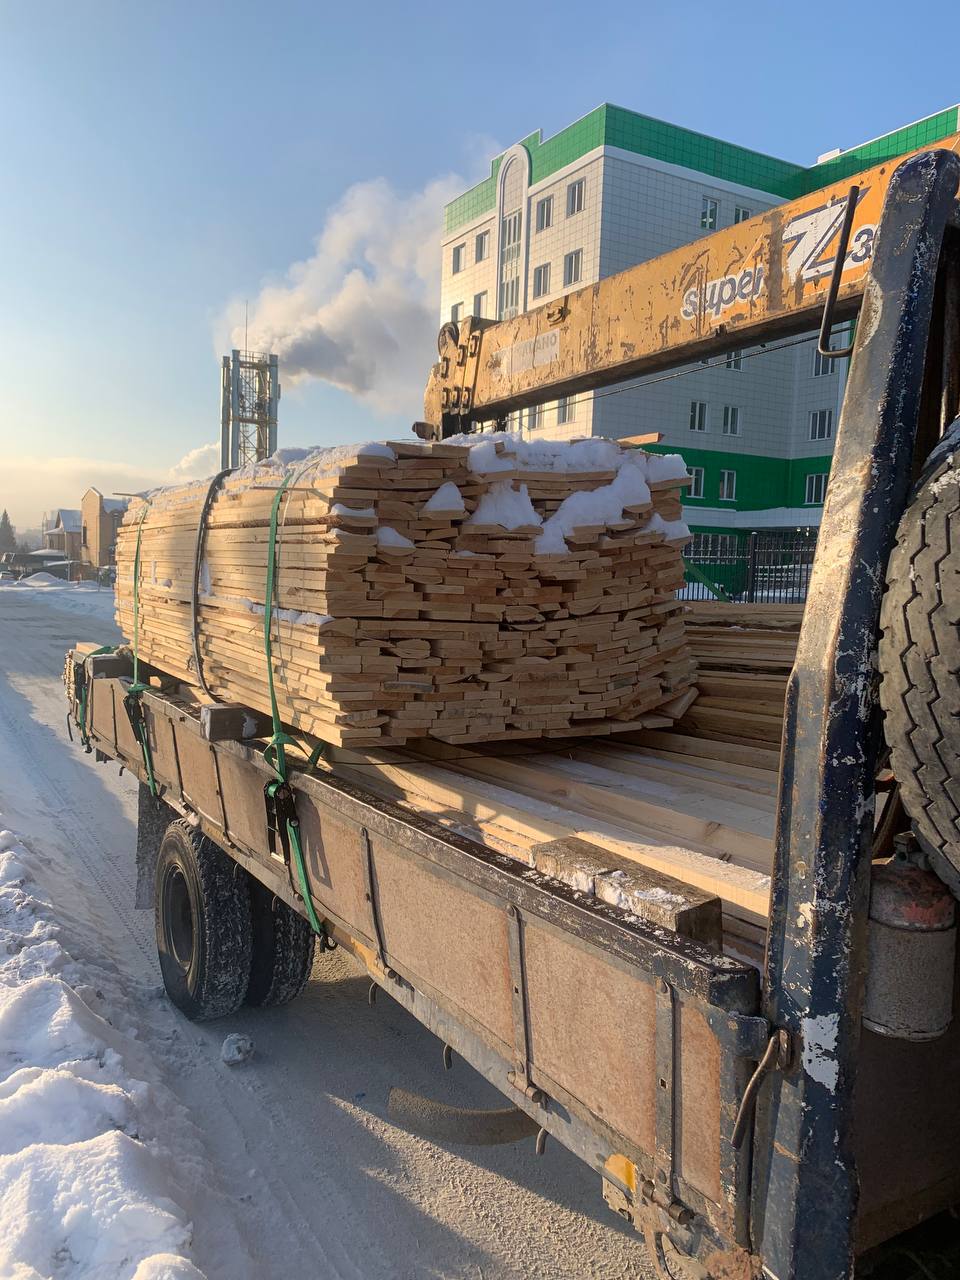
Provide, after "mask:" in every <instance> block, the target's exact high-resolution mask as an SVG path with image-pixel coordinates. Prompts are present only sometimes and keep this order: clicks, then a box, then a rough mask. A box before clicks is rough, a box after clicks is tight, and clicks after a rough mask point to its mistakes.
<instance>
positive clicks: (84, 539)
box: [64, 525, 87, 547]
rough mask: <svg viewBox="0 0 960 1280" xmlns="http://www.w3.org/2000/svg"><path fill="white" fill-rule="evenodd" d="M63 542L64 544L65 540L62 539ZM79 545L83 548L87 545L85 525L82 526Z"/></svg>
mask: <svg viewBox="0 0 960 1280" xmlns="http://www.w3.org/2000/svg"><path fill="white" fill-rule="evenodd" d="M64 542H66V538H64ZM80 544H81V546H84V547H85V546H86V545H87V526H86V525H84V526H83V537H82V538H81V539H80Z"/></svg>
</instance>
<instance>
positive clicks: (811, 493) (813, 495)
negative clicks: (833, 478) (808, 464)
mask: <svg viewBox="0 0 960 1280" xmlns="http://www.w3.org/2000/svg"><path fill="white" fill-rule="evenodd" d="M827 475H828V473H827V472H826V471H818V472H814V473H811V474H810V475H808V476H807V485H806V491H805V493H804V498H803V500H804V502H805V503H807V504H808V505H810V506H813V505H816V506H823V500H824V498H825V497H826V496H827Z"/></svg>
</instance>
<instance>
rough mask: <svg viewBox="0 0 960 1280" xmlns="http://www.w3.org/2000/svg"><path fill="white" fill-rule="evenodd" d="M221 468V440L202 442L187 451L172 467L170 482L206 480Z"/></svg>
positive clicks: (180, 482)
mask: <svg viewBox="0 0 960 1280" xmlns="http://www.w3.org/2000/svg"><path fill="white" fill-rule="evenodd" d="M219 470H220V442H219V440H214V442H213V443H212V444H201V445H198V446H197V448H196V449H191V450H190V452H189V453H185V454H184V455H183V457H182V458H181V459H180V461H179V462H176V463H174V465H173V466H172V467H171V468H170V483H171V484H182V483H183V482H184V481H185V480H204V479H205V478H206V477H207V476H212V475H213V474H214V472H216V471H219Z"/></svg>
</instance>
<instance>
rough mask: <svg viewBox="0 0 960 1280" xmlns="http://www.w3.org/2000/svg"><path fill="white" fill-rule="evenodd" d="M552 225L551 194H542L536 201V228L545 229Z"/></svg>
mask: <svg viewBox="0 0 960 1280" xmlns="http://www.w3.org/2000/svg"><path fill="white" fill-rule="evenodd" d="M552 226H553V196H544V197H543V199H542V200H538V201H537V230H538V231H546V229H547V227H552Z"/></svg>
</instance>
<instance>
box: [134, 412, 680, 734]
mask: <svg viewBox="0 0 960 1280" xmlns="http://www.w3.org/2000/svg"><path fill="white" fill-rule="evenodd" d="M292 471H293V474H291V471H290V470H289V469H285V468H284V466H283V465H282V464H280V463H271V464H261V465H260V466H258V467H257V468H253V469H249V470H247V471H244V472H236V473H233V474H231V475H230V476H228V477H227V478H226V480H225V481H224V483H223V484H222V487H221V488H220V489H219V491H218V492H217V493H216V496H215V497H214V498H213V500H212V502H211V503H210V505H209V510H208V512H207V515H206V519H205V526H204V538H203V547H202V557H201V561H200V563H199V566H198V565H197V555H196V547H197V529H198V525H199V523H200V519H201V512H202V509H203V506H204V501H205V499H206V497H207V486H206V485H192V486H185V487H180V488H176V489H170V490H161V491H159V492H158V493H157V494H155V495H153V497H152V499H150V500H149V505H148V506H147V508H146V510H145V511H144V508H143V504H141V503H136V502H134V503H131V506H130V509H129V511H128V513H127V516H126V519H125V521H124V524H123V526H122V527H121V529H120V534H119V538H118V546H117V620H118V622H119V624H120V626H121V627H122V629H123V630H124V633H125V634H126V636H127V637H128V638H130V639H132V637H133V630H134V602H135V599H136V603H137V606H138V612H139V617H138V647H139V656H140V658H141V659H142V660H144V661H146V662H149V663H150V664H151V665H153V666H155V667H157V668H159V669H160V670H162V671H164V672H166V673H168V674H169V675H171V676H174V677H176V678H177V679H180V680H183V681H185V682H188V683H192V684H197V683H198V673H197V670H196V663H195V661H194V658H193V646H194V624H193V619H192V611H191V600H192V594H193V584H194V579H195V574H196V576H197V579H198V581H199V583H200V589H199V594H198V600H199V607H198V609H197V627H196V631H197V646H198V651H199V654H200V660H201V665H202V668H203V675H204V678H205V680H206V683H207V685H208V687H209V689H210V691H211V693H212V694H213V695H214V696H215V697H217V698H218V699H221V700H224V701H228V702H233V703H240V704H243V705H245V706H247V707H249V708H251V709H253V710H255V711H259V712H265V713H266V712H269V710H270V700H269V693H268V683H267V670H268V667H267V663H268V658H267V655H266V653H265V643H264V635H263V630H264V602H265V596H266V582H267V562H268V553H269V547H270V535H269V524H270V516H271V510H272V507H273V504H274V498H275V495H276V492H277V489H278V486H280V485H281V484H282V482H283V481H284V480H285V479H287V481H288V483H287V487H286V489H285V491H284V493H283V496H282V497H281V499H280V504H279V533H278V536H277V544H276V549H275V555H274V563H275V566H276V584H275V591H274V599H273V604H274V609H273V625H272V629H271V641H272V659H271V661H272V670H273V673H274V679H275V683H276V689H277V698H278V702H279V708H280V715H281V719H282V720H283V722H284V724H285V725H287V726H288V727H291V728H293V729H294V730H296V731H298V732H301V733H304V734H309V735H312V736H315V737H318V738H322V739H324V740H326V741H328V742H332V743H335V744H345V743H347V744H350V745H366V744H370V745H372V744H376V745H381V746H382V745H393V744H400V743H403V742H405V741H407V740H409V739H416V738H425V737H434V738H439V739H443V740H445V741H448V742H453V743H457V742H470V743H476V742H480V741H491V740H500V739H511V738H540V737H547V738H549V737H554V736H564V735H594V734H606V733H610V732H613V731H618V730H622V729H625V728H636V727H640V726H644V725H647V724H650V723H654V724H658V725H664V724H667V723H669V722H671V721H672V720H673V719H675V718H676V717H678V716H680V715H682V714H683V712H684V711H685V710H686V709H687V707H688V706H689V705H690V703H691V702H692V701H693V699H694V697H695V696H696V693H695V690H694V689H693V679H694V675H695V667H694V664H693V661H692V659H691V657H690V653H689V651H688V649H687V647H686V642H685V638H684V626H683V621H682V617H681V608H682V606H681V605H680V604H679V603H678V602H677V600H676V592H677V590H678V589H679V588H680V587H681V586H682V583H683V562H682V556H681V551H680V548H681V547H682V546H683V545H684V544H685V543H686V541H687V539H688V537H689V533H688V531H687V528H686V526H685V525H684V524H683V523H682V519H681V502H680V499H681V489H682V486H683V485H684V484H685V483H687V482H688V477H687V473H686V469H685V467H684V466H683V463H682V460H681V459H679V458H676V457H670V456H661V455H648V454H645V453H643V452H642V451H640V450H638V449H623V448H621V447H620V446H619V445H617V444H616V443H615V442H611V441H606V440H600V439H591V440H582V441H571V442H549V443H547V442H538V443H536V444H533V443H529V442H523V441H520V440H519V439H517V438H516V437H512V436H506V435H503V436H490V435H488V436H479V437H470V438H460V439H458V441H457V442H456V443H449V442H444V443H434V444H414V443H410V444H406V443H404V444H391V445H389V446H387V445H367V446H361V447H360V448H358V449H339V450H325V451H321V452H320V453H318V454H316V455H313V456H312V457H311V458H310V460H309V461H308V462H304V463H299V464H297V465H295V466H294V467H293V468H292ZM138 541H139V545H140V574H139V580H138V581H136V582H135V575H134V562H135V557H136V548H137V545H138Z"/></svg>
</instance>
